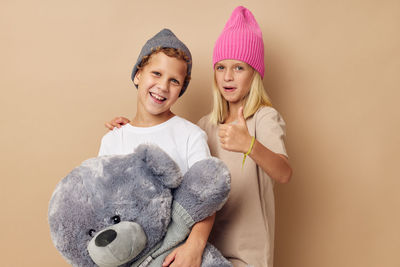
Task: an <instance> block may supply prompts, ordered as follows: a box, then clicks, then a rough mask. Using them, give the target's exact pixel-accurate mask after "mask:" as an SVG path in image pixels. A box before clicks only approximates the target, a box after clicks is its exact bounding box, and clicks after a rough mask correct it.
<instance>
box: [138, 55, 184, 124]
mask: <svg viewBox="0 0 400 267" xmlns="http://www.w3.org/2000/svg"><path fill="white" fill-rule="evenodd" d="M186 69H187V63H186V62H185V61H183V60H179V59H177V58H174V57H169V56H167V55H165V54H164V53H163V52H159V53H156V54H153V55H152V56H151V57H150V59H149V61H148V63H147V65H145V66H144V67H143V68H142V69H140V70H138V71H137V72H136V75H135V77H134V80H133V81H134V83H135V84H137V85H138V112H142V114H143V115H145V114H148V115H153V116H160V117H162V116H168V115H169V114H170V108H171V106H172V105H173V104H174V103H175V102H176V100H177V99H178V97H179V93H180V92H181V89H182V86H183V83H184V81H185V77H186Z"/></svg>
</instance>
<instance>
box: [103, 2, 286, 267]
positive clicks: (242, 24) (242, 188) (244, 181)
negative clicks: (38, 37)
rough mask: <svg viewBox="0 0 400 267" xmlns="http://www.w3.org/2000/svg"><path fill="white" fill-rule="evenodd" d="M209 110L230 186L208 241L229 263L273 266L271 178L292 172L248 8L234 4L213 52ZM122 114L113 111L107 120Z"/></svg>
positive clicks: (206, 124) (209, 126) (213, 147)
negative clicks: (212, 102)
mask: <svg viewBox="0 0 400 267" xmlns="http://www.w3.org/2000/svg"><path fill="white" fill-rule="evenodd" d="M213 64H214V83H213V98H214V105H213V110H212V112H211V113H210V114H209V115H207V116H205V117H203V118H202V119H200V121H199V123H198V124H199V126H200V127H201V128H202V129H203V130H204V131H205V132H206V133H207V135H208V145H209V147H210V151H211V154H212V155H213V156H216V157H218V158H220V159H221V160H223V161H224V162H225V163H226V165H227V166H228V168H229V170H230V172H231V192H230V195H229V199H228V201H227V203H226V204H225V206H224V207H223V208H222V209H221V210H220V211H219V212H217V215H216V218H215V223H214V227H213V230H212V232H211V234H210V242H211V243H213V244H214V245H215V246H216V247H217V248H218V249H219V250H220V251H221V252H222V254H223V255H224V256H225V257H226V258H228V259H229V260H230V261H231V262H232V263H233V265H234V266H235V267H242V266H254V267H265V266H267V267H272V266H273V253H274V251H273V250H274V228H275V205H274V192H273V185H274V182H275V181H277V182H279V183H287V182H288V181H289V180H290V178H291V175H292V169H291V167H290V165H289V162H288V159H287V154H286V149H285V145H284V140H283V138H284V135H285V123H284V121H283V119H282V118H281V116H280V115H279V113H278V112H277V111H276V110H275V109H274V108H272V106H271V102H270V100H269V98H268V96H267V94H266V92H265V90H264V87H263V83H262V78H263V76H264V43H263V39H262V33H261V30H260V28H259V26H258V24H257V22H256V20H255V18H254V16H253V14H252V13H251V12H250V11H249V10H248V9H246V8H244V7H242V6H239V7H237V8H236V9H235V10H234V11H233V13H232V15H231V17H230V18H229V20H228V22H227V23H226V25H225V28H224V29H223V31H222V33H221V35H220V36H219V38H218V39H217V41H216V44H215V47H214V52H213ZM125 122H127V120H126V119H124V118H116V119H114V120H113V121H112V122H111V123H107V124H106V126H107V127H109V128H112V127H114V126H117V127H118V126H119V123H122V124H123V123H125Z"/></svg>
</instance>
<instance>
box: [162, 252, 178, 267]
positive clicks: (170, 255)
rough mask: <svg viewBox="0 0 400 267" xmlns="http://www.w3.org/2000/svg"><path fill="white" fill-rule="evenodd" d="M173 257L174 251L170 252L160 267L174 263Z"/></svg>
mask: <svg viewBox="0 0 400 267" xmlns="http://www.w3.org/2000/svg"><path fill="white" fill-rule="evenodd" d="M175 256H176V250H174V251H172V252H171V253H170V254H169V255H168V256H167V257H166V258H165V259H164V262H163V264H162V266H163V267H164V266H168V265H170V264H171V262H173V261H174V259H175Z"/></svg>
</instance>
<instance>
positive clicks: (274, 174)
mask: <svg viewBox="0 0 400 267" xmlns="http://www.w3.org/2000/svg"><path fill="white" fill-rule="evenodd" d="M249 136H250V135H249ZM251 138H252V137H251V136H250V142H251ZM249 147H250V145H249ZM246 152H247V151H245V152H244V153H246ZM249 157H250V158H252V159H253V160H254V162H255V163H256V164H257V165H258V166H260V167H261V169H263V171H265V172H266V173H267V174H268V176H269V177H271V178H272V179H274V180H275V181H277V182H280V183H287V182H289V181H290V177H291V176H292V168H291V167H290V165H289V161H288V159H287V158H286V156H284V155H282V154H277V153H274V152H272V151H271V150H269V149H268V148H266V147H265V146H264V145H263V144H261V143H260V142H258V141H257V139H256V140H255V141H254V145H253V149H252V150H251V152H250V154H249Z"/></svg>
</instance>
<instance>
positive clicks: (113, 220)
mask: <svg viewBox="0 0 400 267" xmlns="http://www.w3.org/2000/svg"><path fill="white" fill-rule="evenodd" d="M111 222H112V223H114V224H117V223H119V222H121V217H119V215H115V216H113V217H111Z"/></svg>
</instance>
